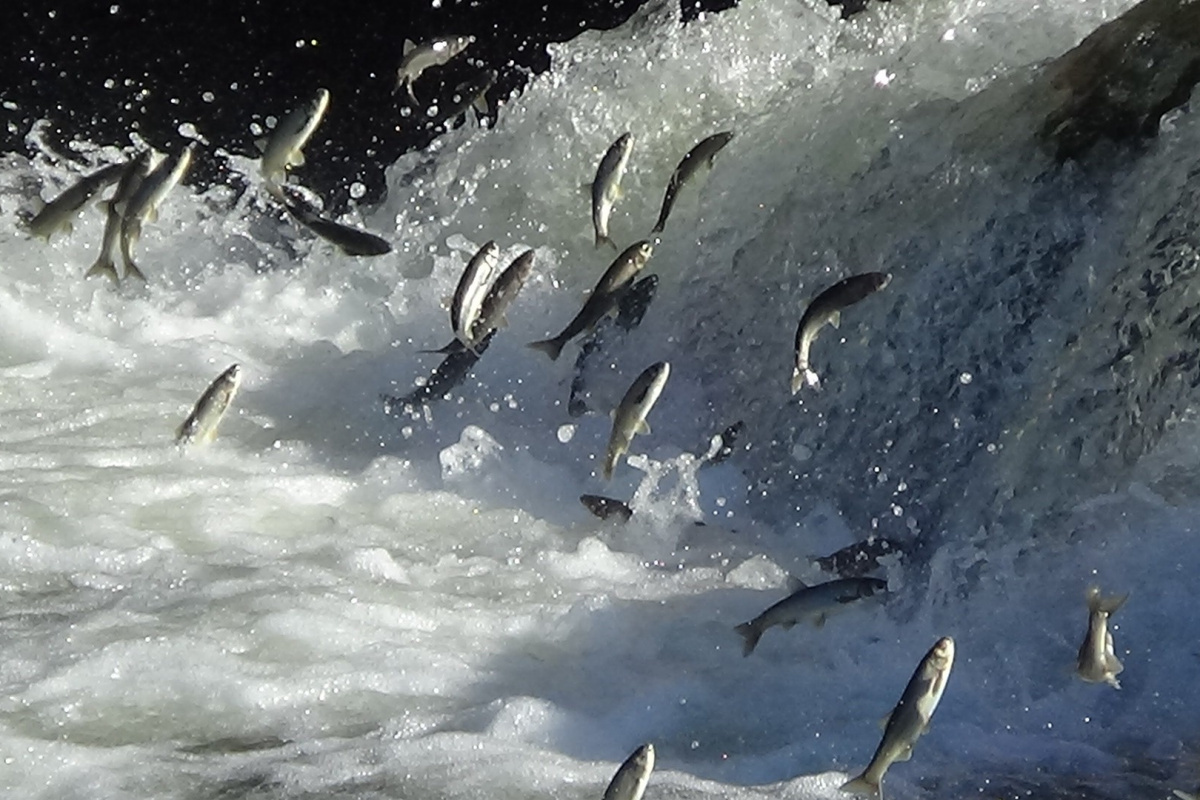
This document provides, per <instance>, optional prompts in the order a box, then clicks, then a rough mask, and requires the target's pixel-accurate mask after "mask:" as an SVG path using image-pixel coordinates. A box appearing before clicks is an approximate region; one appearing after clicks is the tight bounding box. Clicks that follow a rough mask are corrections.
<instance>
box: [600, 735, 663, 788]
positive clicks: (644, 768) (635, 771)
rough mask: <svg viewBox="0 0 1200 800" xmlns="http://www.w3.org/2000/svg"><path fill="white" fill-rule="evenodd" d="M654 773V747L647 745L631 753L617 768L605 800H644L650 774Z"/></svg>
mask: <svg viewBox="0 0 1200 800" xmlns="http://www.w3.org/2000/svg"><path fill="white" fill-rule="evenodd" d="M653 771H654V745H652V744H649V743H646V744H644V745H642V746H641V747H639V748H638V749H637V750H634V751H633V752H632V753H630V755H629V758H627V759H625V762H624V763H623V764H621V766H620V767H618V768H617V772H616V774H615V775H613V779H612V780H611V781H610V782H609V784H608V788H607V789H605V790H604V798H603V800H642V794H643V793H644V792H645V791H646V784H647V783H649V782H650V773H651V772H653Z"/></svg>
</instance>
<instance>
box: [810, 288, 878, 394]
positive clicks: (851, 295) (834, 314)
mask: <svg viewBox="0 0 1200 800" xmlns="http://www.w3.org/2000/svg"><path fill="white" fill-rule="evenodd" d="M891 280H892V276H891V275H889V274H888V273H886V272H864V273H862V274H861V275H851V276H850V277H849V278H843V279H842V280H840V281H838V282H837V283H835V284H834V285H833V286H830V287H829V288H828V289H826V290H825V291H823V292H821V293H820V294H819V295H817V296H816V297H815V298H813V301H812V302H811V303H809V304H808V308H807V309H805V310H804V316H802V317H800V324H799V325H797V326H796V366H795V368H794V369H793V371H792V394H795V393H796V392H798V391H800V387H801V386H803V385H804V384H805V383H807V384H808V385H809V386H812V387H813V388H819V387H820V386H821V380H820V378H819V377H818V376H817V373H816V372H815V371H814V370H812V369H811V368H810V367H809V365H808V356H809V350H810V349H811V348H812V343H813V342H814V341H816V339H817V334H819V333H820V332H821V328H824V327H825V326H826V325H832V326H833V327H835V328H836V327H838V326H839V325H840V324H841V319H842V309H844V308H847V307H849V306H852V305H854V304H855V303H857V302H859V301H860V300H863V299H865V298H867V297H870V296H871V295H873V294H875V293H876V292H878V291H880V290H881V289H884V288H885V287H886V286H887V285H888V283H889V282H891Z"/></svg>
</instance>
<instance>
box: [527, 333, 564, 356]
mask: <svg viewBox="0 0 1200 800" xmlns="http://www.w3.org/2000/svg"><path fill="white" fill-rule="evenodd" d="M565 344H566V342H564V341H563V340H561V339H559V338H557V337H556V338H554V339H543V340H542V341H540V342H530V343H529V344H527V345H525V346H526V347H529V348H532V349H534V350H539V351H541V352H543V353H545V354H546V355H548V356H550V360H551V361H558V356H559V354H560V353H562V349H563V346H564V345H565Z"/></svg>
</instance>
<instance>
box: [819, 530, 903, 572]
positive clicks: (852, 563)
mask: <svg viewBox="0 0 1200 800" xmlns="http://www.w3.org/2000/svg"><path fill="white" fill-rule="evenodd" d="M893 554H895V555H904V548H903V547H902V546H900V545H899V544H897V543H896V542H893V541H892V540H891V539H884V538H883V537H882V536H868V537H867V538H866V540H864V541H861V542H855V543H854V544H852V545H848V546H846V547H843V548H842V549H841V550H838V551H837V552H836V553H832V554H830V555H827V556H823V557H821V558H814V559H813V562H814V563H815V564H816V565H817V566H818V567H820V568H821V569H823V570H825V571H826V572H836V573H837V574H838V575H841V576H842V577H843V578H858V577H860V576H862V575H865V574H867V573H868V572H870V571H872V570H876V569H879V559H881V558H883V557H884V556H890V555H893Z"/></svg>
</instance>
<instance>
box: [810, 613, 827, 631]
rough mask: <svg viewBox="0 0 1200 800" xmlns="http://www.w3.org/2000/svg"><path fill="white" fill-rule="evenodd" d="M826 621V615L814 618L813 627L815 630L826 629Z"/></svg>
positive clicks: (818, 615)
mask: <svg viewBox="0 0 1200 800" xmlns="http://www.w3.org/2000/svg"><path fill="white" fill-rule="evenodd" d="M825 620H826V616H825V615H824V614H817V615H816V616H815V617H813V627H814V628H824V627H825Z"/></svg>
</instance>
